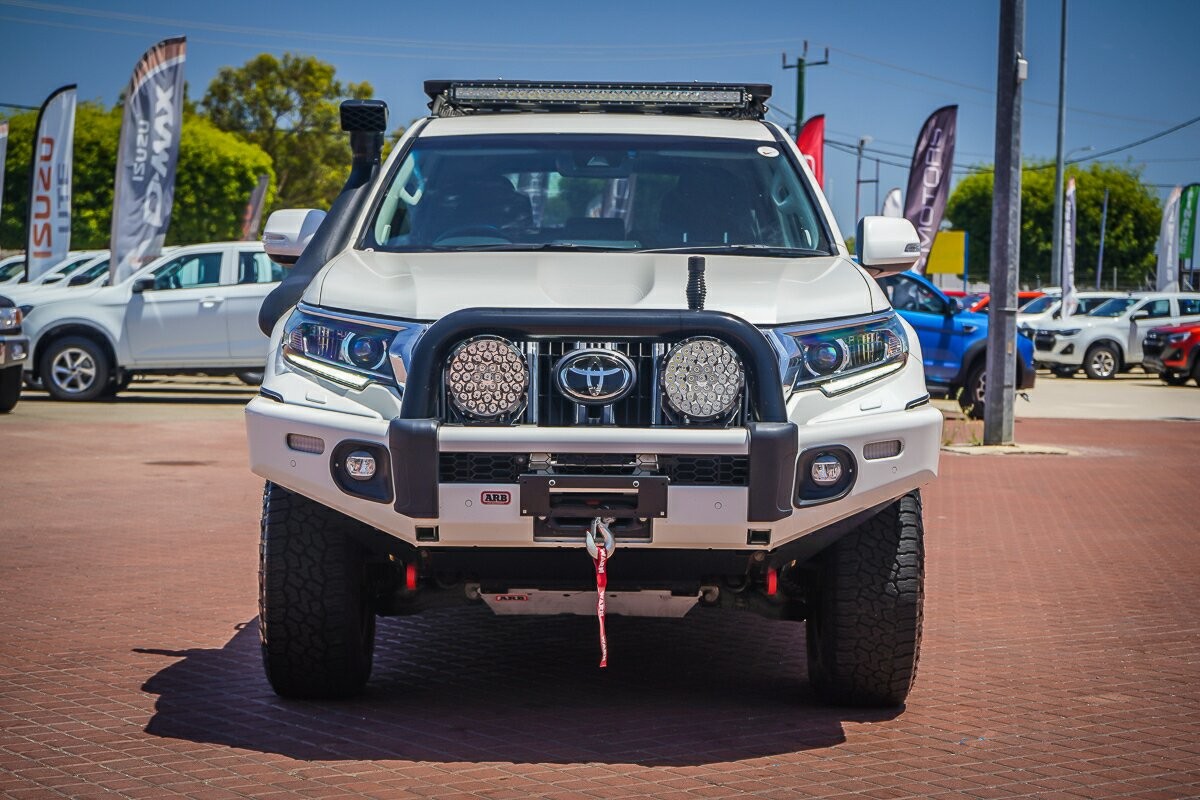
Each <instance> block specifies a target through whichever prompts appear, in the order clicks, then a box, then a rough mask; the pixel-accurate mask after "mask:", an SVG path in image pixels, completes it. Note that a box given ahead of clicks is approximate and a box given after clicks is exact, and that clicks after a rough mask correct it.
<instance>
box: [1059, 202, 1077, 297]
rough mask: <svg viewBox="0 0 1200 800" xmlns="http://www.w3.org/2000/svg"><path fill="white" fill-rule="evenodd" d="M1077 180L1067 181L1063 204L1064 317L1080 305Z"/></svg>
mask: <svg viewBox="0 0 1200 800" xmlns="http://www.w3.org/2000/svg"><path fill="white" fill-rule="evenodd" d="M1076 216H1077V215H1076V208H1075V179H1074V178H1070V179H1068V180H1067V191H1066V197H1065V198H1064V202H1063V249H1062V260H1063V261H1062V317H1063V319H1066V318H1067V317H1069V316H1071V315H1072V314H1074V313H1075V309H1076V307H1077V306H1078V305H1079V300H1078V298H1076V297H1075V219H1076Z"/></svg>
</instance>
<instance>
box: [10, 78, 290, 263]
mask: <svg viewBox="0 0 1200 800" xmlns="http://www.w3.org/2000/svg"><path fill="white" fill-rule="evenodd" d="M8 122H9V143H8V144H9V147H8V159H7V162H6V164H5V170H4V171H5V181H4V189H5V191H4V208H3V210H2V212H0V247H3V248H4V249H16V250H20V249H24V247H25V237H26V232H25V224H26V216H27V214H28V209H29V157H30V153H31V152H32V149H33V128H34V125H36V124H37V112H36V111H31V112H28V113H24V114H17V115H15V116H13V117H12V118H10V119H9V121H8ZM120 132H121V108H120V106H117V107H114V108H112V109H108V108H105V107H104V106H103V105H101V104H99V103H93V102H83V103H80V104H79V106H78V107H77V109H76V112H75V146H74V152H73V164H72V177H71V183H72V187H71V190H72V191H71V207H72V208H71V211H72V213H71V247H73V248H76V249H90V248H106V247H108V243H109V237H110V234H111V229H112V203H113V182H114V178H115V175H116V170H117V143H118V141H119V138H120ZM264 173H265V174H266V175H268V176H269V177H273V175H274V172H273V170H272V169H271V159H270V157H269V156H267V154H266V153H264V152H263V151H262V150H261V149H260V148H258V147H256V146H254V145H252V144H248V143H247V142H244V141H241V140H240V139H238V138H237V137H236V136H233V135H232V134H228V133H225V132H223V131H220V130H218V129H217V128H216V127H215V126H214V125H212V123H210V122H209V121H208V120H206V119H204V118H202V117H198V116H195V115H194V114H188V113H185V114H184V118H183V128H182V130H181V132H180V137H179V163H178V166H177V169H176V177H175V202H174V206H173V208H172V212H171V226H170V228H169V229H168V231H167V243H168V244H190V243H194V242H205V241H214V240H223V239H236V238H238V237H239V236H240V235H241V225H242V212H243V211H244V209H245V206H246V201H247V200H248V199H249V198H250V192H251V191H252V190H253V189H254V186H255V184H257V183H258V176H259V175H262V174H264ZM269 199H270V191H268V200H269Z"/></svg>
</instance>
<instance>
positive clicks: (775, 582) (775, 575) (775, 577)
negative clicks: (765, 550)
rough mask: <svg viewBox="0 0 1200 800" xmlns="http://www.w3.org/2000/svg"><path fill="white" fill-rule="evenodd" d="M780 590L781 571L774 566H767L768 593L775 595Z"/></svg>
mask: <svg viewBox="0 0 1200 800" xmlns="http://www.w3.org/2000/svg"><path fill="white" fill-rule="evenodd" d="M778 591H779V571H778V570H776V569H775V568H774V567H767V595H768V596H770V595H773V594H775V593H776V592H778Z"/></svg>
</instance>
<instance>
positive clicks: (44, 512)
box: [0, 409, 1200, 800]
mask: <svg viewBox="0 0 1200 800" xmlns="http://www.w3.org/2000/svg"><path fill="white" fill-rule="evenodd" d="M1018 437H1019V438H1020V439H1021V440H1022V441H1027V442H1037V443H1044V444H1058V445H1063V446H1067V447H1072V448H1076V449H1078V450H1080V451H1081V454H1080V455H1077V456H1072V457H1055V456H1003V457H967V456H945V457H944V458H943V461H942V466H943V477H942V478H941V479H940V480H939V481H938V482H937V483H936V484H934V485H933V486H931V487H930V488H929V489H928V490H927V492H926V510H927V518H926V525H927V530H928V605H927V618H926V619H927V622H926V625H927V627H926V636H925V642H924V648H923V652H922V659H921V672H920V676H919V678H918V682H917V687H916V689H915V691H914V692H913V694H912V696H911V698H910V702H909V704H908V706H907V708H906V709H904V710H903V711H900V712H897V711H891V712H861V711H848V710H845V709H836V708H829V707H826V706H823V705H820V704H819V703H817V702H816V700H815V699H814V698H813V697H811V696H810V695H809V693H808V689H807V683H806V678H805V669H804V636H803V632H802V628H801V627H800V626H798V625H795V624H789V623H778V622H769V621H766V620H763V619H759V618H758V617H754V616H750V615H741V614H737V613H735V612H708V613H703V614H697V615H695V616H694V617H692V618H689V619H688V620H686V621H682V622H675V621H658V620H626V619H620V618H617V619H613V620H611V622H610V647H611V658H612V666H611V668H610V669H609V670H608V672H607V674H604V673H597V671H596V669H595V664H594V662H595V631H594V621H593V620H590V619H566V620H560V619H553V620H522V619H519V618H518V619H513V618H508V619H496V618H492V617H490V616H489V614H488V613H487V612H486V611H483V610H479V609H461V610H453V611H445V612H438V613H434V614H429V615H426V616H420V617H415V618H408V619H391V620H384V621H382V622H381V625H380V629H379V631H380V635H379V646H378V649H377V661H376V667H375V673H374V677H373V678H372V681H371V683H370V689H369V692H368V693H367V695H366V696H365V697H364V698H362V699H359V700H356V701H353V702H343V703H299V702H284V701H281V700H279V699H278V698H276V697H275V696H274V695H273V694H272V693H271V692H270V690H269V688H268V687H267V685H266V683H265V681H264V679H263V677H262V672H261V669H260V665H259V657H258V646H257V633H256V630H255V622H254V614H255V551H256V538H257V529H256V527H257V511H258V503H259V493H260V491H261V486H260V483H259V481H258V480H257V479H255V478H254V477H253V476H252V475H250V474H249V473H248V471H247V470H246V467H245V455H244V453H245V447H244V443H243V433H242V429H241V424H240V420H237V419H233V418H230V419H228V420H225V419H217V420H215V421H191V422H179V423H175V424H167V423H164V422H159V421H151V422H147V423H143V424H139V425H135V424H131V423H113V424H108V425H105V426H96V425H94V424H88V423H86V422H71V421H69V416H67V415H64V417H63V419H60V420H57V421H45V420H37V419H29V418H25V419H22V417H21V415H20V411H19V409H18V412H17V413H16V414H14V415H12V416H11V417H8V418H5V419H0V453H3V454H4V457H5V469H4V471H3V473H2V474H3V476H4V477H3V479H2V480H0V609H2V611H0V795H3V796H5V797H12V798H25V797H38V798H40V797H56V796H65V797H93V796H101V795H106V796H112V795H114V794H115V795H119V796H125V797H135V798H158V797H163V796H185V797H192V798H237V797H248V796H254V797H277V798H291V797H311V798H323V797H343V796H356V797H379V798H430V799H434V798H436V800H452V798H486V799H487V800H506V799H507V798H512V799H513V800H517V799H518V798H529V797H538V798H554V800H568V799H569V798H579V800H591V799H592V798H610V797H634V796H652V797H658V798H666V799H668V800H675V799H678V800H685V799H686V800H695V799H697V798H727V797H729V798H732V797H744V796H758V797H769V798H777V797H789V798H792V797H795V798H804V797H814V798H851V797H852V798H893V797H894V798H903V797H939V798H943V797H944V798H950V797H963V798H1008V797H1032V796H1037V797H1062V798H1096V797H1130V798H1181V797H1196V796H1200V614H1198V613H1197V612H1198V610H1200V603H1198V600H1200V515H1198V513H1197V493H1196V475H1197V465H1198V464H1200V425H1197V424H1192V423H1173V422H1158V423H1111V422H1062V421H1051V420H1044V421H1039V420H1028V421H1021V422H1019V423H1018ZM153 462H162V463H157V464H155V463H153Z"/></svg>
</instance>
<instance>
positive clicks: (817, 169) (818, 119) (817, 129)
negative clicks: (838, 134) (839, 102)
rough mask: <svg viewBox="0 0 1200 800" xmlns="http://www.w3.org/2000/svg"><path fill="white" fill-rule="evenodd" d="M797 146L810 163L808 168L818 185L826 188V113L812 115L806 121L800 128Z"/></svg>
mask: <svg viewBox="0 0 1200 800" xmlns="http://www.w3.org/2000/svg"><path fill="white" fill-rule="evenodd" d="M796 146H797V147H799V148H800V152H801V153H802V154H803V155H804V160H805V161H806V162H807V163H808V168H809V169H810V170H812V174H813V177H814V178H816V179H817V185H818V186H820V187H821V188H822V189H824V188H825V115H824V114H818V115H817V116H815V117H811V118H810V119H809V120H808V122H806V123H804V127H803V128H801V129H800V135H799V136H797V137H796Z"/></svg>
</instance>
